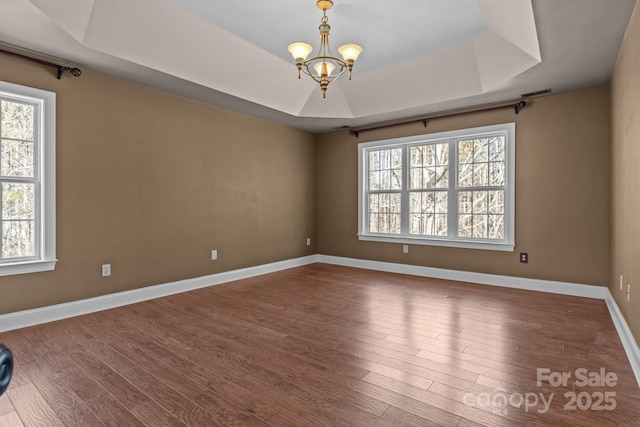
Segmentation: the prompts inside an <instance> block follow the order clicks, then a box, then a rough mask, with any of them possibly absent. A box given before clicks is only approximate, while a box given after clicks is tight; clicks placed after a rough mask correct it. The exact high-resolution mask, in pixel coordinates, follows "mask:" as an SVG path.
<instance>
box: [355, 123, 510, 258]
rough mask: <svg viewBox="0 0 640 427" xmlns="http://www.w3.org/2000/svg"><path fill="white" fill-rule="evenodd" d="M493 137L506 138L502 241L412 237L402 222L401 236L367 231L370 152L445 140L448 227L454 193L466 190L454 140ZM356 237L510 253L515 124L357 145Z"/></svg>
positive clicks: (454, 215) (405, 177)
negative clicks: (460, 184) (460, 178)
mask: <svg viewBox="0 0 640 427" xmlns="http://www.w3.org/2000/svg"><path fill="white" fill-rule="evenodd" d="M495 134H504V135H505V136H506V144H505V150H506V153H505V161H506V165H505V167H506V173H505V186H504V187H505V200H504V239H502V240H495V239H478V238H460V237H456V236H455V233H453V234H454V236H448V237H436V236H414V235H409V234H408V232H407V231H406V230H407V229H408V227H407V226H406V224H404V223H403V227H402V234H400V235H398V234H382V233H370V232H368V231H367V230H368V224H367V222H368V211H367V209H368V208H367V207H368V203H367V196H368V193H367V190H368V188H367V187H366V186H367V185H368V182H369V179H368V160H367V157H368V156H367V155H366V153H367V152H368V150H371V149H381V148H383V149H384V148H400V147H404V150H405V151H408V147H410V146H412V145H417V144H430V143H435V142H440V143H442V142H447V141H449V144H450V145H449V162H450V163H449V171H450V174H449V189H448V194H449V197H448V199H449V211H448V215H449V220H448V224H449V228H450V227H451V226H452V225H455V226H456V229H457V221H458V215H459V214H458V203H457V200H458V197H457V193H458V191H464V190H466V189H464V188H459V187H458V182H457V181H458V180H457V168H458V158H457V155H456V154H457V149H456V145H457V144H456V141H458V140H459V139H462V138H478V137H484V136H489V135H495ZM407 163H408V156H405V157H404V158H403V162H402V164H403V172H402V181H403V188H402V196H401V197H402V199H403V202H402V209H403V220H404V218H406V217H407V216H408V215H407V214H405V213H404V210H406V209H408V202H407V200H408V196H407V195H408V193H409V190H408V188H409V173H408V164H407ZM454 196H455V197H454ZM358 238H359V239H360V240H364V241H374V242H387V243H400V244H412V245H432V246H446V247H456V248H468V249H485V250H495V251H509V252H513V250H514V248H515V123H504V124H497V125H492V126H483V127H477V128H471V129H461V130H454V131H448V132H440V133H432V134H423V135H417V136H410V137H404V138H395V139H387V140H381V141H372V142H363V143H360V144H358Z"/></svg>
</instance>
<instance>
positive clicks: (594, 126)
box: [317, 86, 610, 285]
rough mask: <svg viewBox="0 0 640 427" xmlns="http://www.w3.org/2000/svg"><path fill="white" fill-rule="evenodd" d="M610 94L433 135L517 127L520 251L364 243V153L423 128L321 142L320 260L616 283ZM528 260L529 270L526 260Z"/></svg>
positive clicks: (597, 92) (589, 93) (458, 123)
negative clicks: (366, 145)
mask: <svg viewBox="0 0 640 427" xmlns="http://www.w3.org/2000/svg"><path fill="white" fill-rule="evenodd" d="M609 96H610V93H609V87H608V86H604V87H598V88H593V89H588V90H581V91H577V92H572V93H566V94H560V95H554V96H548V97H544V98H538V99H535V100H533V101H531V102H530V103H529V105H528V106H527V107H526V108H525V109H524V110H523V111H522V112H521V113H520V114H519V115H517V116H516V115H515V114H514V113H513V110H510V109H508V110H499V111H494V112H487V113H476V114H472V115H465V116H459V117H455V118H449V119H442V120H434V121H431V122H430V123H429V126H428V128H427V129H426V131H427V132H429V133H432V132H441V131H446V130H453V129H461V128H470V127H476V126H485V125H491V124H497V123H507V122H512V121H515V122H516V248H515V251H514V252H496V251H483V250H470V249H454V248H443V247H434V246H420V245H412V246H410V248H409V253H408V254H403V253H402V246H401V245H400V244H392V243H378V242H365V241H359V240H358V238H357V237H356V233H357V209H358V207H357V191H358V189H357V164H358V163H357V154H358V152H357V146H358V143H360V142H367V141H372V140H379V139H386V138H393V137H401V136H408V135H415V134H419V133H424V132H425V129H424V128H423V127H422V124H420V123H418V124H413V125H407V126H401V127H395V128H388V129H384V130H378V131H372V132H366V133H361V134H360V137H359V138H357V139H356V138H355V137H353V136H350V135H349V134H348V133H346V132H339V133H332V134H326V135H323V136H321V137H319V144H318V147H317V153H318V166H317V171H318V179H317V180H318V237H319V242H318V252H319V253H321V254H326V255H335V256H344V257H352V258H362V259H370V260H379V261H388V262H398V263H406V264H415V265H423V266H429V267H439V268H446V269H455V270H465V271H474V272H482V273H491V274H501V275H509V276H519V277H530V278H539V279H546V280H555V281H566V282H575V283H584V284H594V285H606V284H607V283H608V281H609V194H610V193H609V191H610V189H609V187H610V185H609V183H610V114H609V110H610V105H609V104H610V103H609V101H610V98H609ZM519 252H528V253H529V263H528V264H522V263H520V262H519V258H518V253H519Z"/></svg>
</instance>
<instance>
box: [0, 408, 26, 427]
mask: <svg viewBox="0 0 640 427" xmlns="http://www.w3.org/2000/svg"><path fill="white" fill-rule="evenodd" d="M0 426H2V427H24V424H23V423H22V420H21V419H20V416H19V415H18V413H17V412H9V413H7V414H4V415H0Z"/></svg>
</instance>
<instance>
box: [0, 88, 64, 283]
mask: <svg viewBox="0 0 640 427" xmlns="http://www.w3.org/2000/svg"><path fill="white" fill-rule="evenodd" d="M55 261H56V260H55V94H54V93H51V92H47V91H42V90H39V89H34V88H28V87H24V86H19V85H14V84H11V83H6V82H0V275H10V274H21V273H29V272H37V271H47V270H52V269H53V268H54V267H55Z"/></svg>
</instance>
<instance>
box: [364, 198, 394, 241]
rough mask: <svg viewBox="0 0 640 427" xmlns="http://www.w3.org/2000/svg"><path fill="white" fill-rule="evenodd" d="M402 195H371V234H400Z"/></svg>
mask: <svg viewBox="0 0 640 427" xmlns="http://www.w3.org/2000/svg"><path fill="white" fill-rule="evenodd" d="M400 220H401V215H400V194H399V193H392V194H370V195H369V232H371V233H391V234H400Z"/></svg>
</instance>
